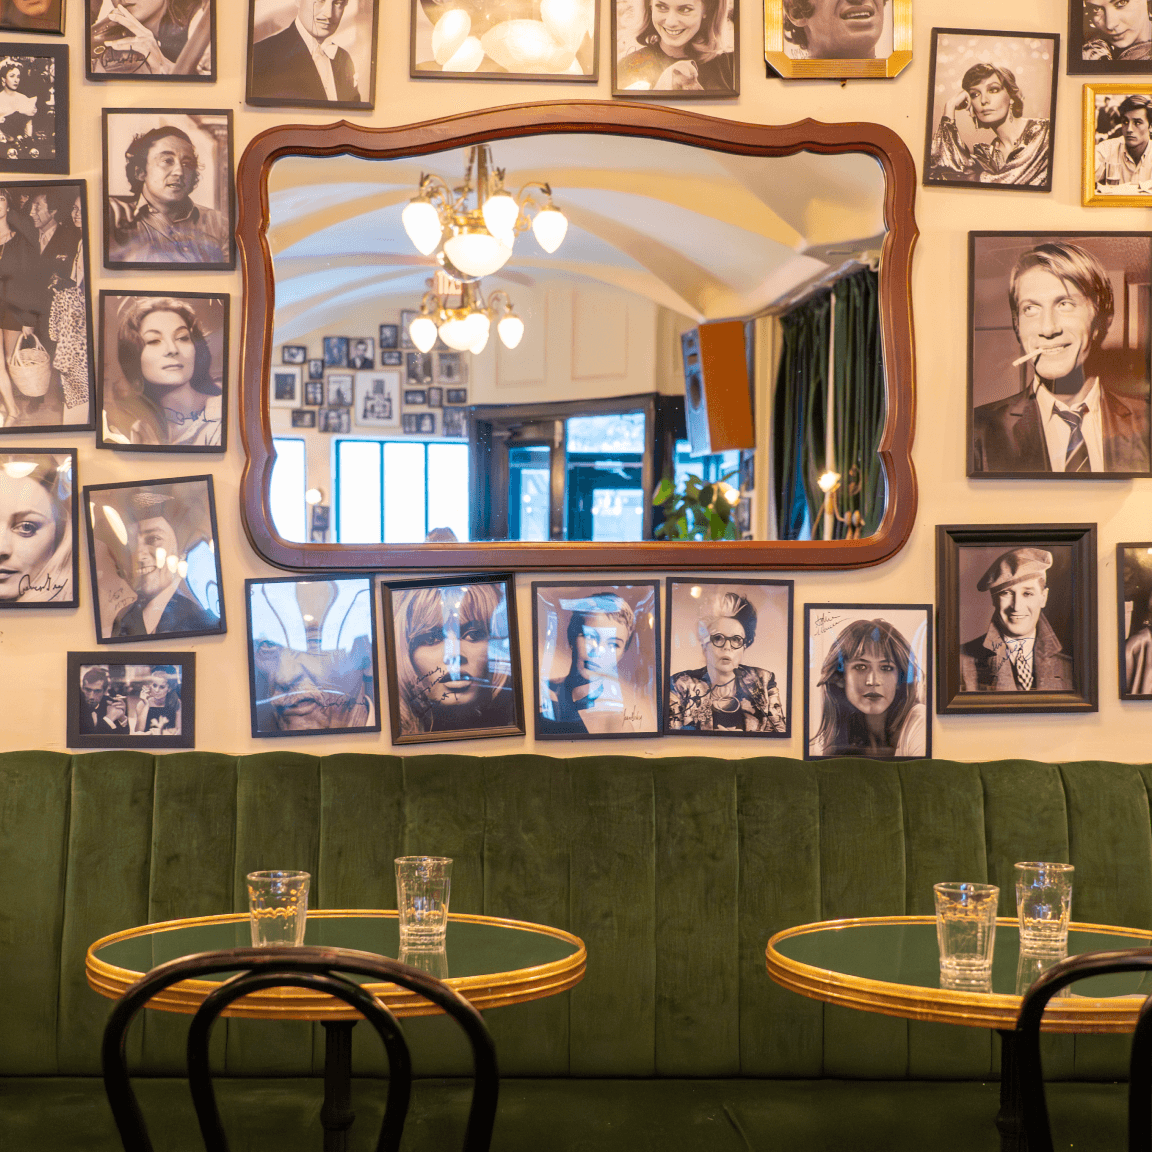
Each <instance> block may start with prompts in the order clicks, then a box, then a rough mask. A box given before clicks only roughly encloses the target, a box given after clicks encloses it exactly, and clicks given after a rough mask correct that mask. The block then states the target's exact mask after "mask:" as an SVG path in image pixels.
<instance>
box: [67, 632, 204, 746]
mask: <svg viewBox="0 0 1152 1152" xmlns="http://www.w3.org/2000/svg"><path fill="white" fill-rule="evenodd" d="M141 655H143V656H146V657H147V660H146V662H143V663H138V664H111V663H109V662H108V661H107V660H106V659H105V654H104V653H103V652H69V653H68V747H70V748H193V747H195V743H196V741H195V731H196V707H195V701H196V655H195V653H193V652H148V653H143V654H141Z"/></svg>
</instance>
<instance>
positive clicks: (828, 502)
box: [816, 464, 864, 540]
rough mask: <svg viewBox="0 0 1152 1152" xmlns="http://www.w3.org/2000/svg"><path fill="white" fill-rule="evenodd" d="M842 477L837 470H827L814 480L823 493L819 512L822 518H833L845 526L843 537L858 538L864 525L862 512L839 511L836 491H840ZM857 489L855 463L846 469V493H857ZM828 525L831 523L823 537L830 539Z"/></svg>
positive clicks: (858, 482)
mask: <svg viewBox="0 0 1152 1152" xmlns="http://www.w3.org/2000/svg"><path fill="white" fill-rule="evenodd" d="M842 479H843V478H842V477H841V475H840V473H839V472H833V471H831V470H829V471H827V472H825V473H824V474H823V475H821V477H820V478H819V479H818V480H817V481H816V483H817V484H818V485H819V487H820V491H821V492H823V493H824V503H823V504H822V505H821V508H820V513H821V516H822V518H824V519H825V520H828V519H830V518H835V519H836V520H838V521H839V522H840V523H841V524H843V525H844V526H845V528H846V531H845V533H844V536H843V539H845V540H859V539H860V532H861V530H862V529H863V527H864V515H863V513H862V512H860V511H858V510H855V509H854V510H853V511H851V512H844V513H841V512H840V509H839V507H838V503H839V501H838V499H837V493H838V492H839V491H840V488H841V480H842ZM859 491H860V480H859V473H858V470H857V468H856V465H855V464H853V465H852V467H851V468H849V469H848V488H847V495H849V496H855V495H857V494H858V493H859ZM830 527H831V525H830V524H829V525H827V527H826V529H825V532H824V538H825V539H831V535H832V534H831V532H830V531H828V530H827V529H828V528H830Z"/></svg>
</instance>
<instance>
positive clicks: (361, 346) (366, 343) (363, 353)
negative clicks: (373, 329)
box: [348, 336, 376, 372]
mask: <svg viewBox="0 0 1152 1152" xmlns="http://www.w3.org/2000/svg"><path fill="white" fill-rule="evenodd" d="M357 352H359V353H360V355H357ZM348 367H349V368H352V369H354V370H355V371H357V372H371V371H372V370H373V369H374V368H375V367H376V338H375V337H374V336H350V337H349V338H348Z"/></svg>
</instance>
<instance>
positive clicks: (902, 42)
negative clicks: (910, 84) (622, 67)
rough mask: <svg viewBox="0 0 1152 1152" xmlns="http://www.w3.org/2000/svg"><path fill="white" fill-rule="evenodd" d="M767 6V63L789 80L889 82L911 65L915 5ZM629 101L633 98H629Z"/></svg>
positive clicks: (768, 0)
mask: <svg viewBox="0 0 1152 1152" xmlns="http://www.w3.org/2000/svg"><path fill="white" fill-rule="evenodd" d="M839 10H840V5H839V2H838V0H764V59H765V61H766V62H767V64H768V75H769V76H773V75H775V76H781V77H783V78H784V79H786V80H827V79H843V78H852V77H856V78H862V79H873V80H875V79H885V78H888V79H891V77H893V76H898V75H899V74H900V73H901V72H902V71H903V70H904V69H905V68H907V67H908V65H909V64H910V63H911V62H912V0H866V2H865V3H862V4H859V5H857V6H856V7H855V8H854V9H853V18H852V19H851V20H848V19H844V18H843V17H841V16H840V15H839ZM629 95H631V93H629Z"/></svg>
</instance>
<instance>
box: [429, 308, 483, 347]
mask: <svg viewBox="0 0 1152 1152" xmlns="http://www.w3.org/2000/svg"><path fill="white" fill-rule="evenodd" d="M471 319H472V317H471V316H468V317H467V318H466V319H463V320H458V319H456V318H455V317H454V318H452V319H451V320H445V321H444V323H443V324H441V325H440V339H441V340H443V341H444V343H445V344H447V345H448V347H449V348H453V349H455V350H456V351H457V352H467V351H468V350H469V348H471V347H472V343H473V333H472V329H471V328H470V327H469V324H468V321H469V320H471ZM433 341H435V337H433ZM429 347H431V345H429Z"/></svg>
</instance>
